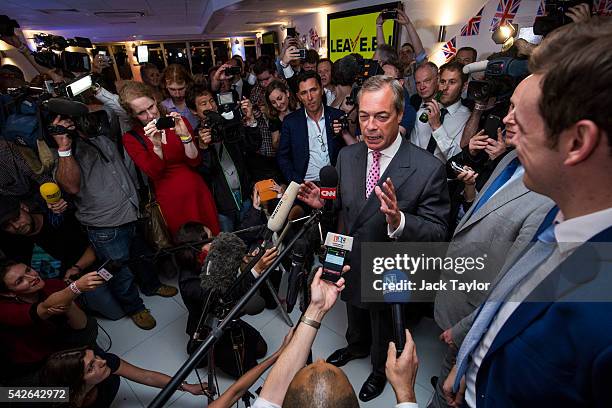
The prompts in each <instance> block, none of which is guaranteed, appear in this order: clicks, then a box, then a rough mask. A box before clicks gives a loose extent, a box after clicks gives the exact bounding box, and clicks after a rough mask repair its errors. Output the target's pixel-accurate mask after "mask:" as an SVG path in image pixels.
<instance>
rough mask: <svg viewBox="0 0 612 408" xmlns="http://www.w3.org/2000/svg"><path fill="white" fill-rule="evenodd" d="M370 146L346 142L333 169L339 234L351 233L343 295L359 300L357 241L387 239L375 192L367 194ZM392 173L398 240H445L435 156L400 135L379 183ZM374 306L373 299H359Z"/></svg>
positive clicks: (445, 204) (442, 183) (444, 197)
mask: <svg viewBox="0 0 612 408" xmlns="http://www.w3.org/2000/svg"><path fill="white" fill-rule="evenodd" d="M367 154H368V148H367V146H366V145H365V143H357V144H354V145H351V146H347V147H345V148H343V149H342V150H341V151H340V154H339V156H338V162H337V164H336V169H337V171H338V176H339V194H338V199H337V200H336V207H337V208H338V209H339V210H340V220H341V223H340V224H341V226H342V229H341V231H340V233H341V234H345V235H349V236H352V237H353V238H354V241H353V251H352V252H351V253H350V255H349V258H348V264H349V265H350V266H351V270H350V271H349V272H348V273H347V274H346V275H345V279H346V288H345V290H343V291H342V299H343V300H345V301H347V302H349V303H351V304H354V305H361V244H362V243H367V242H386V241H391V239H390V238H389V236H388V231H387V222H386V220H385V216H384V214H383V213H382V212H380V202H379V201H378V198H377V197H376V194H375V193H372V194H371V195H370V197H368V199H367V200H366V199H365V180H366V177H367ZM387 177H390V178H391V180H392V181H393V185H394V186H395V191H396V196H397V201H398V206H399V209H400V210H401V211H402V212H403V213H404V216H405V219H406V224H405V226H404V230H403V232H402V235H401V237H399V238H398V241H413V242H420V241H424V242H427V241H443V240H444V237H445V234H446V230H447V228H448V214H449V211H450V201H449V196H448V186H447V184H446V172H445V170H444V166H443V165H442V163H440V161H439V160H438V159H436V158H435V157H434V156H432V155H431V154H430V153H428V152H427V151H425V150H423V149H421V148H419V147H417V146H415V145H413V144H411V143H410V142H408V141H406V140H405V139H402V144H401V146H400V148H399V150H398V152H397V153H396V155H395V157H393V160H391V162H390V163H389V166H388V167H387V169H386V170H385V172H384V174H382V175H381V177H380V180H379V183H378V185H381V184H382V182H383V181H384V180H386V179H387ZM361 306H362V307H375V306H374V305H372V304H370V305H367V306H366V305H361Z"/></svg>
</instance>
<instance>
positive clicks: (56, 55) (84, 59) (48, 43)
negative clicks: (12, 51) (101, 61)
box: [33, 33, 93, 72]
mask: <svg viewBox="0 0 612 408" xmlns="http://www.w3.org/2000/svg"><path fill="white" fill-rule="evenodd" d="M34 42H35V43H36V52H34V53H33V54H34V60H35V61H36V63H38V64H40V65H42V66H44V67H46V68H62V69H64V70H66V71H71V72H89V71H90V70H91V62H90V60H89V55H87V54H86V53H83V52H70V51H65V49H66V48H68V47H81V48H93V45H92V44H91V41H90V40H89V39H88V38H84V37H75V38H74V39H68V40H67V39H65V38H64V37H62V36H59V35H51V34H43V33H40V34H35V35H34Z"/></svg>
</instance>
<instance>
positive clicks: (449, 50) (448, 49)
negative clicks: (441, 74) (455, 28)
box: [442, 37, 457, 62]
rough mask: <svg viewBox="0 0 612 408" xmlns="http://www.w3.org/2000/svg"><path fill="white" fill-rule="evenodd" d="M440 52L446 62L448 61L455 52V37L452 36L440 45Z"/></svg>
mask: <svg viewBox="0 0 612 408" xmlns="http://www.w3.org/2000/svg"><path fill="white" fill-rule="evenodd" d="M442 53H443V54H444V58H445V59H446V62H448V61H450V60H451V59H452V58H453V57H454V56H455V54H457V37H453V38H452V39H451V40H450V41H449V42H447V43H446V44H444V45H443V46H442Z"/></svg>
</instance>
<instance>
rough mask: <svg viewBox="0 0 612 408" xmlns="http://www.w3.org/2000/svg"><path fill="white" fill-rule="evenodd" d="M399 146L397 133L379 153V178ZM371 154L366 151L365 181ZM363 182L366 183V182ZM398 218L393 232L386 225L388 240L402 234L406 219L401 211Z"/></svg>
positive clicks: (400, 138)
mask: <svg viewBox="0 0 612 408" xmlns="http://www.w3.org/2000/svg"><path fill="white" fill-rule="evenodd" d="M401 145H402V135H401V134H399V133H398V134H397V137H396V138H395V141H394V142H393V143H391V145H390V146H389V147H387V148H386V149H384V150H381V151H380V159H379V165H380V173H379V174H380V177H382V176H383V174H384V173H385V170H387V167H389V163H391V160H393V157H395V154H396V153H397V152H398V150H399V148H400V146H401ZM373 152H374V150H372V149H368V164H367V172H366V179H367V175H368V174H370V168H371V167H372V162H373V160H374V158H373V156H372V153H373ZM391 181H393V180H391ZM365 182H366V183H367V180H366V181H365ZM366 187H367V186H366ZM375 194H376V192H375V191H374V190H372V195H375ZM374 198H375V199H376V200H378V198H377V197H374ZM400 216H401V221H400V225H399V227H398V228H397V229H396V230H395V231H391V227H390V226H389V225H387V232H388V234H389V238H397V237H399V236H400V235H402V232H403V231H404V226H405V225H406V218H405V217H404V213H403V212H401V211H400Z"/></svg>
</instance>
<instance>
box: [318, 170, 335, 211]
mask: <svg viewBox="0 0 612 408" xmlns="http://www.w3.org/2000/svg"><path fill="white" fill-rule="evenodd" d="M319 180H320V181H321V187H320V190H321V193H320V198H321V199H322V200H325V207H324V209H325V211H331V210H332V209H333V204H334V200H335V199H336V196H337V191H338V171H337V170H336V168H335V167H334V166H325V167H323V168H321V170H320V171H319Z"/></svg>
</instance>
